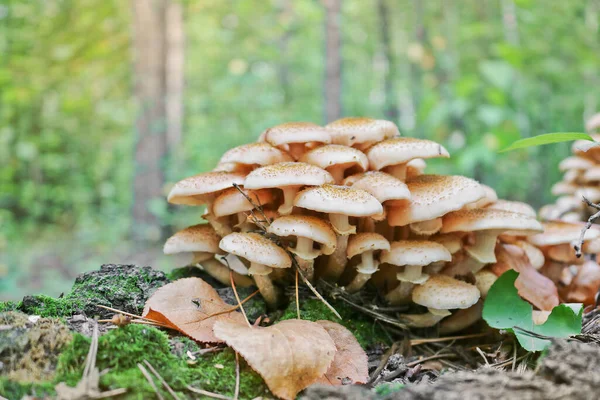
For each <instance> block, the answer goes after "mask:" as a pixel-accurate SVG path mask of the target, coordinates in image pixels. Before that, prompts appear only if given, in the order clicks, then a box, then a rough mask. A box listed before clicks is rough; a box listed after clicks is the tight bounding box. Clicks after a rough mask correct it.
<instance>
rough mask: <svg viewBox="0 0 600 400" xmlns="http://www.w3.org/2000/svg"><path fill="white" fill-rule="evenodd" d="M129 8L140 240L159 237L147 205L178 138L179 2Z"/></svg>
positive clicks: (142, 0) (158, 0)
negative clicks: (131, 24)
mask: <svg viewBox="0 0 600 400" xmlns="http://www.w3.org/2000/svg"><path fill="white" fill-rule="evenodd" d="M132 6H133V25H134V32H133V46H134V72H135V77H134V79H135V98H136V103H137V107H138V117H137V120H136V131H137V132H136V133H137V140H136V146H135V175H134V182H133V191H134V193H133V198H134V204H133V227H134V228H133V229H134V230H133V236H134V238H135V240H136V241H138V242H142V241H146V240H158V239H160V235H161V233H162V232H161V229H160V222H159V221H158V219H157V217H156V216H155V215H154V214H153V213H152V212H151V211H150V208H149V207H148V205H149V202H150V201H151V200H153V199H162V198H163V196H164V193H163V186H164V182H165V180H164V171H163V163H164V160H165V158H166V156H167V153H168V150H169V148H172V147H173V146H174V145H175V144H176V143H178V142H179V140H180V137H181V121H182V118H181V116H182V104H181V103H182V90H183V31H182V10H181V5H179V4H175V3H173V4H171V2H170V1H169V0H132ZM170 46H171V47H170ZM169 49H170V51H169Z"/></svg>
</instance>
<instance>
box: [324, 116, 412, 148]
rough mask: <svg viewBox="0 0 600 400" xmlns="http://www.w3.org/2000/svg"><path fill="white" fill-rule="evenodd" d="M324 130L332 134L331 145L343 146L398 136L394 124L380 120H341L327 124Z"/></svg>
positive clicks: (357, 118) (398, 133) (358, 118)
mask: <svg viewBox="0 0 600 400" xmlns="http://www.w3.org/2000/svg"><path fill="white" fill-rule="evenodd" d="M325 128H327V129H329V130H330V131H331V132H332V140H333V143H335V144H342V145H344V146H354V145H356V144H362V143H373V142H380V141H382V140H384V139H388V138H393V137H395V136H400V132H399V131H398V127H397V126H396V124H394V123H393V122H391V121H385V120H382V119H372V118H363V117H350V118H342V119H338V120H336V121H333V122H331V123H329V124H327V125H326V126H325Z"/></svg>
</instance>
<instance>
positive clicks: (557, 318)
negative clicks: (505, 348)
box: [483, 270, 583, 351]
mask: <svg viewBox="0 0 600 400" xmlns="http://www.w3.org/2000/svg"><path fill="white" fill-rule="evenodd" d="M518 276H519V274H518V273H517V272H516V271H513V270H510V271H507V272H505V273H504V274H502V276H501V277H500V278H498V280H497V281H496V282H495V283H494V284H493V285H492V287H491V288H490V291H489V292H488V295H487V298H486V300H485V303H484V305H483V319H484V320H485V321H486V322H487V323H488V325H489V326H491V327H492V328H496V329H504V330H507V331H509V332H513V333H514V334H515V336H516V337H517V340H518V341H519V343H520V344H521V346H523V348H524V349H526V350H528V351H540V350H544V349H545V348H546V347H548V346H549V345H550V340H548V339H545V338H544V337H552V338H565V337H569V336H572V335H576V334H579V333H581V324H582V314H583V305H581V304H561V305H559V306H557V307H554V309H553V310H552V313H550V316H549V317H548V320H547V321H546V322H545V323H544V324H542V325H535V324H534V323H533V318H532V316H533V308H532V306H531V304H529V303H528V302H526V301H525V300H523V299H522V298H521V297H520V296H519V294H518V291H517V288H515V280H516V279H517V277H518ZM515 328H521V329H524V330H526V331H529V332H532V333H533V334H531V333H528V332H525V331H523V330H520V329H515ZM538 335H541V336H544V337H539V336H538Z"/></svg>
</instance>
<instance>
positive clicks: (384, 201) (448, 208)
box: [164, 118, 544, 332]
mask: <svg viewBox="0 0 600 400" xmlns="http://www.w3.org/2000/svg"><path fill="white" fill-rule="evenodd" d="M448 157H449V154H448V152H447V151H446V149H445V148H444V147H443V146H442V145H440V144H438V143H436V142H433V141H430V140H423V139H416V138H407V137H401V136H400V133H399V131H398V128H397V127H396V125H395V124H393V123H392V122H389V121H384V120H375V119H369V118H344V119H340V120H338V121H335V122H332V123H330V124H328V125H327V126H325V127H321V126H318V125H315V124H312V123H304V122H297V123H286V124H282V125H278V126H275V127H272V128H269V129H267V130H266V131H264V132H263V133H262V134H261V135H260V136H259V138H258V141H257V142H256V143H250V144H245V145H242V146H239V147H236V148H233V149H231V150H229V151H227V152H226V153H225V154H224V155H223V156H222V157H221V159H220V161H219V163H218V164H217V166H216V167H215V169H214V170H213V171H211V172H206V173H202V174H199V175H195V176H192V177H189V178H186V179H183V180H181V181H180V182H178V183H176V184H175V185H174V187H173V188H172V190H171V192H170V194H169V196H168V200H169V202H170V203H172V204H183V205H191V206H204V207H205V211H204V214H203V215H202V218H203V219H204V220H205V221H207V222H208V224H200V225H195V226H192V227H189V228H187V229H184V230H183V231H180V232H178V233H176V234H175V235H174V236H172V237H171V238H170V239H169V240H168V241H167V243H166V244H165V248H164V251H165V253H167V254H174V253H190V254H192V255H193V257H194V259H193V263H194V264H198V265H199V266H201V268H203V269H204V270H205V271H206V272H207V273H209V274H210V275H212V276H213V277H214V278H215V279H217V280H219V281H221V282H223V283H225V284H227V283H228V282H229V280H230V271H233V278H234V280H235V282H236V284H237V285H242V286H244V285H251V284H254V285H256V286H257V287H258V289H259V290H260V293H261V294H262V296H263V297H264V298H265V300H266V301H267V303H268V304H270V305H271V306H275V305H276V304H278V301H279V299H280V295H281V287H282V286H283V285H286V284H289V283H290V282H291V279H292V278H293V272H294V269H295V268H297V269H298V270H299V271H300V273H301V274H302V275H303V276H304V277H305V278H307V279H309V280H314V279H317V278H322V279H325V280H328V281H330V282H335V283H337V284H338V285H339V286H341V287H344V288H345V290H346V291H348V292H356V291H359V290H361V289H362V288H363V287H364V286H365V285H366V284H369V285H371V286H373V287H376V288H377V289H378V290H379V291H380V292H381V293H382V294H383V296H385V298H386V299H387V300H388V301H389V303H390V304H393V305H403V304H414V305H420V306H422V307H421V308H420V310H422V311H421V312H418V311H416V312H415V313H410V314H404V315H400V316H399V317H400V318H401V319H402V320H404V321H406V322H407V323H408V324H410V325H411V326H415V327H428V326H433V325H435V324H437V323H438V322H440V321H441V324H440V330H441V331H443V332H453V331H456V330H460V329H462V328H464V327H465V326H468V325H469V324H471V323H473V322H475V321H477V320H478V319H479V318H480V315H481V307H482V302H481V298H483V297H485V296H486V294H487V291H488V289H489V287H490V286H491V284H492V283H493V281H494V280H495V279H496V276H497V274H496V273H495V270H494V266H495V267H496V270H499V269H501V268H498V266H497V264H498V263H499V262H500V260H498V257H497V253H498V251H501V250H502V249H503V246H509V247H516V248H518V249H521V251H522V252H523V254H525V256H524V257H526V259H527V260H528V263H529V264H531V263H535V264H536V268H541V267H542V265H544V255H543V254H542V253H541V252H540V251H539V249H537V248H536V247H535V246H532V245H531V244H530V243H529V242H527V240H526V237H527V236H529V235H533V234H537V233H540V232H542V230H543V229H542V226H541V224H540V223H539V222H538V221H537V220H536V213H535V211H534V210H533V209H531V207H529V206H528V205H526V204H523V203H518V202H511V201H504V200H498V198H497V196H496V193H495V192H494V190H493V189H491V188H489V187H487V186H485V185H482V184H480V183H478V182H477V181H475V180H473V179H470V178H467V177H463V176H443V175H428V174H424V169H425V167H426V164H425V160H426V159H430V158H448ZM199 214H200V213H199ZM199 218H200V215H199ZM499 249H500V250H499ZM530 258H531V260H530ZM529 260H530V261H529ZM538 264H539V265H538ZM535 271H536V273H537V270H535ZM416 309H419V308H418V307H416Z"/></svg>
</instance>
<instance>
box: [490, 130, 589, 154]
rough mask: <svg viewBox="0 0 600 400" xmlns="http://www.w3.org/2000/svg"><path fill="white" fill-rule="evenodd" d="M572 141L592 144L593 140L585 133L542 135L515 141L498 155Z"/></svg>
mask: <svg viewBox="0 0 600 400" xmlns="http://www.w3.org/2000/svg"><path fill="white" fill-rule="evenodd" d="M574 140H590V141H592V142H593V141H594V139H592V138H591V136H590V135H588V134H585V133H575V132H569V133H565V132H557V133H545V134H543V135H538V136H534V137H530V138H527V139H520V140H517V141H516V142H514V143H513V144H511V145H510V146H508V147H507V148H505V149H503V150H500V153H504V152H507V151H511V150H517V149H524V148H527V147H534V146H542V145H545V144H553V143H562V142H572V141H574Z"/></svg>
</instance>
